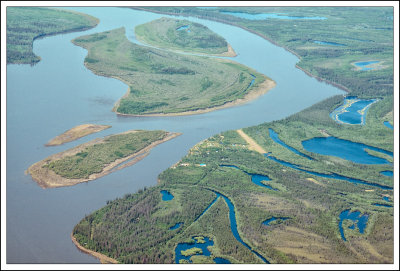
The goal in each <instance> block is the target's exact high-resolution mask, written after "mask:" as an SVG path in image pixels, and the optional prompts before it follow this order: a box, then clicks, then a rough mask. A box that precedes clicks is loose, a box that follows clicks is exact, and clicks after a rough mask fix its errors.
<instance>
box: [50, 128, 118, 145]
mask: <svg viewBox="0 0 400 271" xmlns="http://www.w3.org/2000/svg"><path fill="white" fill-rule="evenodd" d="M110 127H111V126H110V125H98V124H82V125H78V126H75V127H74V128H71V129H69V130H68V131H65V132H64V133H62V134H61V135H58V136H56V137H55V138H53V139H51V140H50V141H49V142H47V143H46V144H45V146H57V145H61V144H64V143H67V142H71V141H74V140H76V139H78V138H81V137H84V136H87V135H90V134H93V133H97V132H100V131H102V130H105V129H108V128H110Z"/></svg>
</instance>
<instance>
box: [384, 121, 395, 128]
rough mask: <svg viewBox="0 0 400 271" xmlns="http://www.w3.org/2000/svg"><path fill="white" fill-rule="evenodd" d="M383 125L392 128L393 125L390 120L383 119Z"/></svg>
mask: <svg viewBox="0 0 400 271" xmlns="http://www.w3.org/2000/svg"><path fill="white" fill-rule="evenodd" d="M383 125H385V126H386V127H388V128H390V129H392V130H393V125H392V124H390V122H388V121H385V122H383Z"/></svg>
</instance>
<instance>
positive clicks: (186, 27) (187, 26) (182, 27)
mask: <svg viewBox="0 0 400 271" xmlns="http://www.w3.org/2000/svg"><path fill="white" fill-rule="evenodd" d="M188 28H189V25H183V26H180V27H178V28H177V29H176V30H177V31H180V30H186V29H187V31H188V32H189V31H190V30H189V29H188Z"/></svg>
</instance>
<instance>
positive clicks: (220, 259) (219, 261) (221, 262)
mask: <svg viewBox="0 0 400 271" xmlns="http://www.w3.org/2000/svg"><path fill="white" fill-rule="evenodd" d="M214 262H215V263H218V264H230V263H231V262H230V261H229V260H227V259H224V258H214Z"/></svg>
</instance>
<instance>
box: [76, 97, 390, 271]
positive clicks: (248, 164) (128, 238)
mask: <svg viewBox="0 0 400 271" xmlns="http://www.w3.org/2000/svg"><path fill="white" fill-rule="evenodd" d="M341 101H342V98H341V97H333V98H331V99H328V100H326V101H324V102H321V103H319V104H316V105H314V106H312V107H311V108H309V109H306V110H304V111H302V112H300V113H298V114H295V115H293V116H291V117H288V118H286V119H284V120H281V121H275V122H272V123H265V124H262V125H259V126H254V127H249V128H245V129H242V130H239V131H228V132H224V133H221V134H219V135H216V136H213V137H211V138H209V139H207V140H205V141H203V142H200V143H199V144H197V145H196V146H194V147H193V148H192V149H191V150H190V151H189V153H188V155H187V156H186V157H184V158H183V159H182V160H181V161H180V162H178V163H177V164H176V165H174V166H172V167H171V168H169V169H167V170H166V171H164V172H163V173H162V174H161V175H160V176H159V179H160V183H159V185H157V186H156V187H152V188H149V189H145V190H142V191H139V192H138V193H137V194H133V195H127V196H125V197H123V198H120V199H116V200H114V201H110V202H108V203H107V205H106V206H105V207H104V208H102V209H100V210H98V211H96V212H94V213H92V214H91V215H89V216H87V217H85V218H84V219H83V220H82V221H81V222H80V223H79V224H78V225H77V226H76V227H75V228H74V231H73V234H74V236H75V238H76V239H77V240H78V242H79V243H80V244H86V245H85V247H86V248H88V249H90V250H93V251H96V252H100V253H102V254H104V255H107V256H108V257H111V258H114V259H116V260H117V261H118V262H121V263H158V262H162V263H172V262H174V260H175V258H174V257H175V256H176V255H174V253H173V251H174V248H175V247H176V246H177V245H178V244H179V243H188V242H189V243H190V242H193V241H191V240H192V239H191V238H192V237H194V236H206V237H209V238H211V239H212V240H213V242H214V245H213V246H212V247H209V250H210V251H211V255H210V256H204V255H203V256H202V257H200V256H199V255H197V256H193V257H192V259H191V260H192V262H193V263H199V262H203V263H205V262H210V261H212V259H214V258H218V257H222V258H224V259H228V260H229V261H230V262H231V263H263V261H262V258H260V257H258V256H257V253H259V255H261V256H262V257H264V258H265V259H266V260H267V261H268V262H270V263H392V262H393V208H390V207H389V208H388V207H382V206H377V205H375V203H382V202H383V200H382V199H383V197H388V198H389V201H390V202H389V205H391V206H392V203H391V202H393V178H391V177H384V176H382V175H380V174H379V172H380V171H382V170H388V169H392V165H391V164H384V165H363V164H358V163H354V162H351V161H348V160H345V159H341V158H337V157H333V156H326V155H319V154H316V153H311V152H307V151H306V150H305V149H304V148H303V147H302V144H301V142H302V141H303V140H307V139H310V138H314V137H321V136H335V137H339V138H342V139H346V140H351V141H355V142H360V143H364V144H367V145H371V146H375V147H380V148H384V149H385V150H388V151H393V134H392V131H391V130H390V129H389V128H387V127H386V126H384V125H383V124H382V119H383V118H384V117H385V116H386V115H387V113H388V112H390V110H391V100H390V99H389V98H388V99H387V100H383V101H380V102H378V103H375V104H374V105H372V106H371V109H370V110H369V112H368V114H367V122H366V125H364V126H362V125H359V126H354V125H348V126H346V125H340V124H338V123H336V122H335V121H334V120H333V119H331V118H330V117H329V113H330V112H331V111H332V110H333V109H334V108H335V107H337V106H338V105H340V103H341ZM269 129H273V130H274V131H275V132H276V133H278V135H279V138H280V140H281V141H283V142H285V144H287V145H289V146H291V147H292V148H295V149H296V150H298V151H299V152H302V153H304V154H306V155H307V156H308V157H310V158H311V159H309V158H306V157H303V156H301V155H298V154H293V152H292V150H290V149H288V148H286V147H284V146H282V145H281V144H278V143H276V142H275V141H273V140H272V139H271V138H270V136H269ZM268 157H275V158H276V159H278V160H281V161H286V162H289V163H292V164H296V165H297V166H298V167H299V168H302V169H306V170H308V171H314V172H320V173H325V174H338V175H341V176H346V177H349V178H353V179H359V180H362V181H363V182H362V183H354V182H350V181H348V180H346V179H335V178H329V177H321V176H315V175H312V174H309V173H307V172H304V171H300V170H296V169H294V168H291V167H288V166H285V165H284V164H280V163H278V162H277V160H273V159H269V158H268ZM228 165H230V166H235V167H236V168H235V167H227V166H228ZM251 174H259V175H264V176H268V177H269V179H270V180H267V178H266V180H265V181H262V182H263V183H266V184H268V186H270V187H271V188H273V189H270V188H268V187H263V186H260V185H256V184H255V183H253V182H252V181H251ZM376 185H378V186H376ZM161 190H166V191H168V192H169V193H171V194H172V195H173V196H174V198H173V199H172V200H169V201H163V200H162V196H161V193H160V191H161ZM219 194H221V195H224V196H225V197H227V198H228V199H229V200H230V202H231V203H232V204H233V208H234V211H235V214H236V218H235V219H236V223H237V234H238V235H239V237H240V238H241V240H242V241H243V242H244V243H245V244H247V245H248V246H249V247H250V249H249V248H248V247H246V246H245V245H244V244H243V243H241V242H240V241H238V239H237V238H236V237H237V236H236V235H235V231H234V229H233V228H232V230H230V229H231V227H232V225H233V224H232V223H233V221H232V220H231V217H230V212H229V209H228V205H227V202H226V201H225V200H224V198H223V197H218V195H219ZM217 197H218V199H217V200H216V202H215V203H213V201H214V200H215V199H216V198H217ZM210 204H211V205H210ZM386 204H387V202H386ZM207 207H209V208H208V209H207ZM204 210H206V211H205V212H204ZM345 210H351V211H359V212H360V213H361V214H362V215H367V216H368V220H367V223H366V228H365V229H364V231H363V233H360V229H359V228H358V227H357V226H355V225H352V224H350V223H349V221H350V220H344V222H343V226H342V228H343V232H344V236H345V238H346V240H343V239H342V237H341V233H340V229H339V222H340V218H339V216H340V214H341V213H342V212H343V211H345ZM203 212H204V213H203ZM273 217H278V218H279V217H280V218H282V217H283V218H285V219H281V220H278V221H277V222H274V223H271V224H269V225H265V224H263V222H265V221H266V220H267V219H271V218H273ZM115 221H118V223H115ZM177 223H182V224H181V226H180V227H179V228H178V229H174V230H171V229H170V228H171V227H172V226H174V225H176V224H177ZM341 225H342V224H341ZM183 262H185V261H183Z"/></svg>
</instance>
